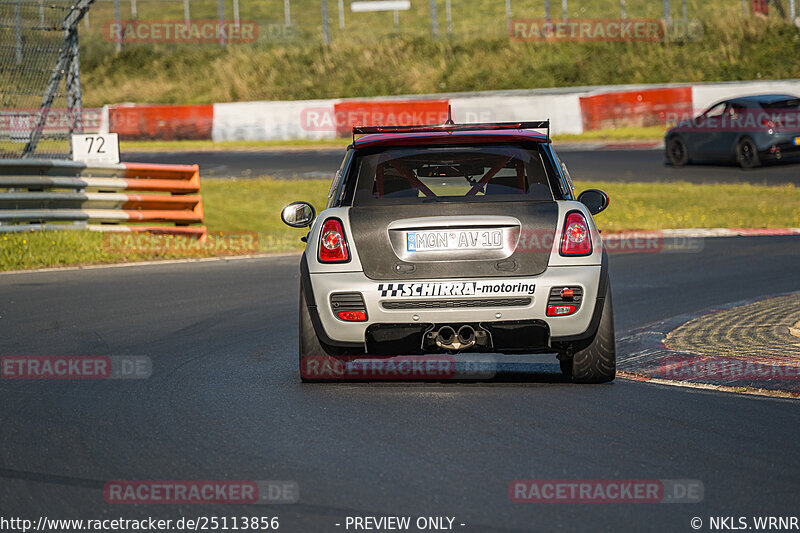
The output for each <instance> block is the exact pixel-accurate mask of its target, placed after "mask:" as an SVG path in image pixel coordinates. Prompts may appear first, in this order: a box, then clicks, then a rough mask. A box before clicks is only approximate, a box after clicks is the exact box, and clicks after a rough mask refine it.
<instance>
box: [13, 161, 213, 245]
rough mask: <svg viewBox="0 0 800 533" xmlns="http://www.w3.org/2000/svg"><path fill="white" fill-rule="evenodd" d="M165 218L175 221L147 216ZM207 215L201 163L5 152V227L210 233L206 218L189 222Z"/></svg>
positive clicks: (200, 234) (22, 229) (15, 230)
mask: <svg viewBox="0 0 800 533" xmlns="http://www.w3.org/2000/svg"><path fill="white" fill-rule="evenodd" d="M141 193H145V194H141ZM163 222H171V223H173V224H174V226H161V225H146V224H142V223H163ZM202 222H203V200H202V197H201V195H200V173H199V168H198V166H197V165H154V164H141V163H118V164H107V165H87V164H84V163H78V162H73V161H59V160H48V159H6V160H2V159H0V233H3V232H19V231H30V230H70V229H88V230H93V231H149V232H152V233H170V234H184V235H194V236H198V237H201V238H202V237H204V236H205V234H206V228H205V227H204V226H189V225H190V224H202ZM131 223H134V224H140V225H132V226H131V225H126V224H131Z"/></svg>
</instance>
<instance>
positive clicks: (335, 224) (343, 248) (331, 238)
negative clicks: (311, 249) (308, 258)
mask: <svg viewBox="0 0 800 533" xmlns="http://www.w3.org/2000/svg"><path fill="white" fill-rule="evenodd" d="M348 261H350V253H349V252H348V250H347V241H346V240H345V238H344V229H343V228H342V223H341V222H340V221H339V219H336V218H329V219H328V220H326V221H325V224H323V225H322V232H321V233H320V237H319V262H320V263H347V262H348Z"/></svg>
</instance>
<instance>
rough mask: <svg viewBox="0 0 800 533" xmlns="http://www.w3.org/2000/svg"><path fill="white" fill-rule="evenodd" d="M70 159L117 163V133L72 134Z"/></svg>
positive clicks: (85, 161) (84, 161)
mask: <svg viewBox="0 0 800 533" xmlns="http://www.w3.org/2000/svg"><path fill="white" fill-rule="evenodd" d="M72 160H73V161H81V162H83V163H119V135H117V134H116V133H90V134H88V135H73V136H72Z"/></svg>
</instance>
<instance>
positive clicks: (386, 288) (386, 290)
mask: <svg viewBox="0 0 800 533" xmlns="http://www.w3.org/2000/svg"><path fill="white" fill-rule="evenodd" d="M378 290H379V291H381V296H382V297H385V296H397V295H399V294H400V293H401V292H403V284H402V283H379V284H378Z"/></svg>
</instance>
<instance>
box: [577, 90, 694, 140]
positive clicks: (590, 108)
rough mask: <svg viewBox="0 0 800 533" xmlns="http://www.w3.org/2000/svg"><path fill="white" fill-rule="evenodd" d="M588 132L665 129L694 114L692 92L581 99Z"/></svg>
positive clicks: (681, 91) (663, 91)
mask: <svg viewBox="0 0 800 533" xmlns="http://www.w3.org/2000/svg"><path fill="white" fill-rule="evenodd" d="M580 102H581V114H582V115H583V129H584V130H599V129H609V128H618V127H621V126H657V125H665V124H666V123H667V120H668V119H669V118H670V116H684V115H691V113H692V88H691V87H674V88H669V89H645V90H641V91H624V92H617V93H606V94H598V95H595V96H585V97H581V99H580Z"/></svg>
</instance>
